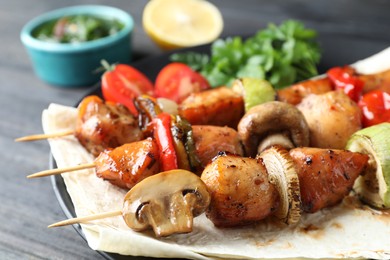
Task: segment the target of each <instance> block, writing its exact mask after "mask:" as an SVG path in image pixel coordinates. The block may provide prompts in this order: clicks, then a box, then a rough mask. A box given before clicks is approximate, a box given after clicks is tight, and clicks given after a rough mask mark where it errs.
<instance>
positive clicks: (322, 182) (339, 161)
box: [290, 148, 368, 213]
mask: <svg viewBox="0 0 390 260" xmlns="http://www.w3.org/2000/svg"><path fill="white" fill-rule="evenodd" d="M290 155H291V157H292V158H293V161H294V164H295V168H296V170H297V172H298V176H299V184H300V190H301V200H302V209H303V211H305V212H308V213H313V212H316V211H318V210H320V209H322V208H326V207H330V206H334V205H336V204H337V203H339V202H340V201H341V200H342V199H343V198H344V197H345V196H347V195H348V193H349V192H350V191H351V189H352V186H353V184H354V182H355V180H356V178H357V177H358V176H359V175H360V174H361V173H362V172H363V171H364V169H365V168H366V167H367V162H368V156H367V155H366V154H360V153H353V152H350V151H345V150H330V149H319V148H294V149H292V150H290Z"/></svg>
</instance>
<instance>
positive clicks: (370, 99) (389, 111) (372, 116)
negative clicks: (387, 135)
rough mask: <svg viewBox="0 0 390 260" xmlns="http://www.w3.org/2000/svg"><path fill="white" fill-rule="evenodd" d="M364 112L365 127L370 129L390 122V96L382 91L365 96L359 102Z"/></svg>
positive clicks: (371, 92) (374, 91)
mask: <svg viewBox="0 0 390 260" xmlns="http://www.w3.org/2000/svg"><path fill="white" fill-rule="evenodd" d="M358 104H359V107H360V108H361V110H362V112H363V126H364V127H368V126H372V125H376V124H380V123H383V122H390V94H389V93H386V92H384V91H382V90H373V91H370V92H368V93H367V94H365V95H363V97H362V98H361V100H360V101H359V103H358Z"/></svg>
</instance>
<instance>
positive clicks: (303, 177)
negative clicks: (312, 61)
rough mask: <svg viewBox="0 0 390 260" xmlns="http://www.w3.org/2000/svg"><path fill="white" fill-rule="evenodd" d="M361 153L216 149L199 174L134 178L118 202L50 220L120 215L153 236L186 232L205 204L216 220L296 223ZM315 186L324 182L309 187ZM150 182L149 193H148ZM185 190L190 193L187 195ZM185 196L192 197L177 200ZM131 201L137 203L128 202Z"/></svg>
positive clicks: (355, 172) (358, 165)
mask: <svg viewBox="0 0 390 260" xmlns="http://www.w3.org/2000/svg"><path fill="white" fill-rule="evenodd" d="M307 158H311V159H312V163H308V162H307ZM367 161H368V156H367V155H365V154H360V153H353V152H349V151H344V150H329V149H318V148H294V149H292V150H290V152H288V151H287V150H285V149H284V148H282V147H280V146H274V147H271V148H269V149H267V150H265V151H264V152H262V153H261V154H260V155H259V157H258V158H256V159H255V158H249V157H240V156H236V155H227V154H220V155H219V156H217V157H216V158H215V159H214V160H213V162H211V163H210V164H209V165H208V166H207V167H206V169H205V170H204V171H203V173H202V176H201V177H200V178H199V177H198V176H196V175H195V174H192V173H190V172H188V171H183V170H174V171H168V172H162V173H159V174H156V175H154V176H151V177H148V178H146V179H144V180H143V181H141V182H139V183H137V184H136V185H135V186H134V187H133V188H132V189H131V190H130V191H129V192H128V193H127V194H126V196H125V198H124V202H123V209H122V210H118V211H114V212H108V213H102V214H98V215H92V216H86V217H81V218H73V219H69V220H65V221H61V222H58V223H55V224H52V225H50V226H49V227H57V226H63V225H70V224H75V223H88V222H90V221H93V220H98V219H102V218H106V217H111V216H117V215H122V216H123V218H124V220H125V222H126V224H127V225H128V226H129V227H130V228H132V229H134V230H135V231H143V230H146V229H149V228H150V227H152V228H153V230H154V232H155V234H156V236H158V237H159V236H168V235H172V234H175V233H188V232H191V231H192V218H193V217H195V216H197V215H199V214H201V213H203V212H204V211H206V216H207V217H208V218H209V219H210V220H211V221H212V222H213V223H214V225H215V226H217V227H235V226H240V225H246V224H249V223H254V222H258V221H261V220H263V219H265V218H267V217H271V216H275V217H277V218H278V219H281V220H282V221H283V222H285V223H287V224H295V223H297V222H298V221H299V218H300V214H301V210H303V211H304V212H307V213H313V212H315V211H318V210H320V209H322V208H326V207H330V206H334V205H336V204H337V203H339V202H340V201H341V200H342V199H343V198H344V197H345V196H346V195H347V194H348V193H349V191H350V190H351V188H352V185H353V183H354V181H355V179H356V178H357V177H358V176H359V175H360V174H361V173H362V172H363V171H364V169H365V168H366V166H367ZM324 166H326V167H325V168H324ZM313 167H314V169H311V168H313ZM319 168H321V169H319ZM317 171H321V174H318V173H317ZM176 174H177V176H174V175H176ZM317 175H318V176H317ZM313 176H314V178H313ZM187 178H191V179H192V180H193V181H192V183H196V185H197V186H196V187H195V188H194V187H193V186H192V190H191V191H183V189H179V190H181V192H178V189H176V188H175V187H176V183H177V182H181V181H182V180H183V179H184V180H185V179H187ZM165 180H166V182H165ZM336 184H337V185H336ZM319 186H324V187H325V188H322V189H319V190H317V191H315V189H316V188H317V187H319ZM172 187H173V188H172ZM313 187H314V188H313ZM154 189H162V190H164V192H162V193H161V192H160V193H159V192H157V193H159V194H163V196H162V199H160V200H159V201H158V202H156V197H154V196H156V192H154ZM151 190H153V192H151V193H152V195H147V194H148V193H150V191H151ZM184 190H185V189H184ZM194 191H195V192H194ZM314 191H315V192H314ZM166 192H168V193H169V195H167V194H166ZM199 192H200V193H201V194H202V195H200V194H199ZM173 194H175V195H173ZM188 195H190V196H191V198H186V196H188ZM158 197H161V196H160V195H158ZM176 199H178V201H177V200H176ZM195 199H197V200H195ZM172 200H173V201H172ZM187 200H188V201H192V202H191V203H187V202H184V203H182V202H183V201H187ZM134 201H138V203H137V204H136V205H135V204H134ZM140 204H141V205H140ZM167 205H168V206H167ZM166 207H168V208H169V209H167V208H166ZM192 212H195V213H194V214H192ZM164 213H165V215H164ZM167 213H169V214H167ZM171 214H175V216H174V217H172V215H171ZM178 219H179V221H177V220H178ZM181 220H183V221H181ZM140 222H141V224H140ZM177 222H180V223H177ZM183 223H186V224H183ZM168 227H169V228H168Z"/></svg>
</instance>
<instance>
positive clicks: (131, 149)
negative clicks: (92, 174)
mask: <svg viewBox="0 0 390 260" xmlns="http://www.w3.org/2000/svg"><path fill="white" fill-rule="evenodd" d="M158 157H159V151H158V146H157V143H156V142H155V141H154V140H153V139H152V138H147V139H145V140H142V141H138V142H133V143H129V144H125V145H122V146H120V147H117V148H115V149H113V150H105V151H104V152H102V153H101V154H100V155H99V156H98V157H97V158H96V160H95V167H96V175H97V176H98V177H100V178H102V179H104V180H107V181H109V182H111V183H112V184H114V185H116V186H118V187H120V188H124V189H131V188H132V187H133V186H134V185H135V184H137V183H138V182H140V181H141V180H143V179H145V178H146V177H148V176H151V175H154V174H156V173H158V172H159V171H160V164H159V161H158Z"/></svg>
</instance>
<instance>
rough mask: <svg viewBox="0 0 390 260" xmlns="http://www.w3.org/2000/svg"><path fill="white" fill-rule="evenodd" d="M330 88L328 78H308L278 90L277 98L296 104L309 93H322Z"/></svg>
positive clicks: (331, 88) (330, 89) (331, 87)
mask: <svg viewBox="0 0 390 260" xmlns="http://www.w3.org/2000/svg"><path fill="white" fill-rule="evenodd" d="M332 90H333V86H332V84H331V82H330V80H329V78H327V77H326V78H320V79H310V80H305V81H302V82H299V83H297V84H294V85H292V86H290V87H287V88H283V89H280V90H278V100H279V101H283V102H286V103H290V104H292V105H297V104H299V103H301V101H302V99H304V98H305V97H307V96H308V95H310V94H323V93H326V92H329V91H332Z"/></svg>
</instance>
